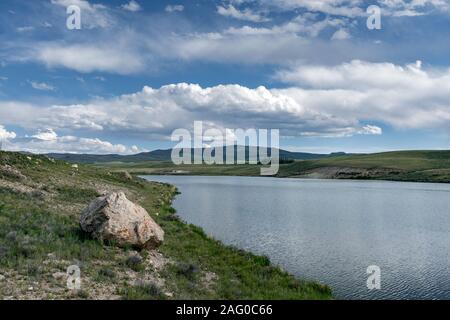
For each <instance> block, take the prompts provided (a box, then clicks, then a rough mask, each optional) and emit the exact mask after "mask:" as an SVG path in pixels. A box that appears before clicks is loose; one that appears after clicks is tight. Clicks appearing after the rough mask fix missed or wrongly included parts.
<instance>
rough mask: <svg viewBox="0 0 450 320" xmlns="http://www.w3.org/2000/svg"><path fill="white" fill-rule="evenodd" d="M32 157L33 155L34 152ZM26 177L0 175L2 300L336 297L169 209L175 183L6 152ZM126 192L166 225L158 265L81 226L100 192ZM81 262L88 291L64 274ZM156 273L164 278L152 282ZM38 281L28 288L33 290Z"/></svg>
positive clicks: (3, 156)
mask: <svg viewBox="0 0 450 320" xmlns="http://www.w3.org/2000/svg"><path fill="white" fill-rule="evenodd" d="M29 157H31V159H30V158H29ZM5 164H8V165H10V166H13V167H14V168H16V169H17V170H19V171H20V172H21V173H22V174H23V175H25V176H26V179H24V180H21V181H17V179H13V178H8V177H3V178H0V274H2V275H4V276H5V277H6V279H8V281H1V282H0V298H1V297H6V296H13V297H15V298H18V299H35V298H40V299H55V298H56V299H104V298H109V297H112V296H114V297H119V298H122V299H181V298H184V299H330V298H332V295H331V291H330V289H329V288H328V287H327V286H325V285H321V284H317V283H313V282H305V281H302V280H298V279H296V278H294V277H293V276H292V275H290V274H288V273H286V272H284V271H283V270H281V269H280V268H278V267H276V266H273V265H272V264H271V263H270V261H269V259H268V258H267V257H261V256H256V255H253V254H250V253H248V252H244V251H242V250H239V249H236V248H233V247H228V246H225V245H223V244H222V243H220V242H219V241H216V240H214V239H212V238H210V237H208V236H207V235H206V234H205V233H204V232H203V230H202V229H201V228H199V227H197V226H193V225H188V224H186V223H184V222H183V221H181V220H180V219H179V218H178V216H177V215H176V213H175V210H174V209H173V208H172V207H171V201H172V199H173V197H174V196H175V195H176V193H177V192H176V189H175V188H174V187H173V186H170V185H166V184H160V183H150V182H145V181H142V180H140V179H133V180H132V181H130V180H127V179H126V177H124V176H123V175H116V174H112V173H111V172H110V171H111V170H110V169H104V168H97V167H93V166H88V165H80V166H79V168H78V170H77V169H74V168H72V167H71V165H70V164H68V163H65V162H61V161H52V160H50V159H48V158H46V157H44V156H27V155H23V154H18V153H6V152H0V166H1V165H5ZM104 189H106V190H117V191H124V192H125V193H126V194H127V197H128V198H129V199H130V200H132V201H135V202H138V203H139V204H141V205H142V206H144V207H145V208H146V209H147V211H148V212H149V213H150V214H151V216H152V217H153V218H154V219H155V220H156V221H157V222H158V223H159V224H160V225H161V226H162V228H163V229H164V230H165V242H164V244H163V245H162V246H161V247H160V248H159V250H160V252H161V253H162V254H163V256H164V259H165V260H166V261H167V262H166V264H165V265H164V266H163V267H162V269H160V270H156V269H154V268H153V266H152V265H150V264H149V263H148V260H147V259H148V253H146V252H140V253H139V254H140V256H141V257H142V263H141V262H139V263H134V262H133V261H130V260H129V257H130V254H131V255H135V254H136V253H130V250H131V249H130V248H128V249H127V248H125V249H121V248H116V247H114V246H108V245H104V244H102V243H100V242H99V241H97V240H93V239H91V238H90V237H89V236H88V235H86V234H84V233H83V232H81V230H80V227H79V217H80V213H81V211H82V210H83V208H85V207H86V206H87V205H88V204H89V202H90V201H91V200H93V199H94V198H95V197H96V196H97V195H98V193H99V191H100V190H104ZM72 264H76V265H78V266H79V267H80V269H81V273H82V284H83V286H82V290H80V291H77V292H71V291H70V290H68V289H66V287H65V282H64V280H61V279H60V280H58V279H57V278H55V277H54V276H53V275H54V274H55V273H57V272H59V273H63V274H64V273H65V271H66V269H67V267H68V266H69V265H72ZM152 279H153V280H154V279H159V280H158V281H153V280H152ZM30 285H32V286H38V290H34V291H33V292H31V293H30V292H29V291H28V290H27V288H28V287H29V286H30Z"/></svg>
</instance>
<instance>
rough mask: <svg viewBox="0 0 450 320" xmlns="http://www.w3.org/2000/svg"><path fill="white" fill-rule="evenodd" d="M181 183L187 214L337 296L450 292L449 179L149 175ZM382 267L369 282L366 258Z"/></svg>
mask: <svg viewBox="0 0 450 320" xmlns="http://www.w3.org/2000/svg"><path fill="white" fill-rule="evenodd" d="M145 178H146V179H148V180H151V181H159V182H165V183H170V184H173V185H175V186H177V187H178V189H179V191H180V192H181V195H178V196H177V198H176V199H175V201H174V203H173V205H174V207H175V208H176V209H177V211H178V214H179V216H180V217H182V218H183V220H185V221H187V222H189V223H193V224H195V225H198V226H201V227H202V228H203V229H204V230H205V232H206V233H207V234H210V235H212V236H214V237H215V238H216V239H219V240H221V241H223V242H224V243H226V244H229V245H234V246H236V247H239V248H242V249H245V250H248V251H251V252H253V253H256V254H264V255H267V256H268V257H270V259H271V261H272V262H273V263H275V264H277V265H279V266H281V267H282V268H283V269H285V270H286V271H288V272H290V273H292V274H294V275H296V276H297V277H300V278H303V279H309V280H315V281H319V282H322V283H325V284H328V285H329V286H331V288H332V289H333V293H334V295H335V297H336V298H338V299H450V185H446V184H424V183H405V182H386V181H344V180H306V179H278V178H264V177H203V176H195V177H194V176H146V177H145ZM371 265H376V266H379V267H380V269H381V277H380V280H381V289H379V290H377V289H374V290H369V289H368V288H367V285H366V282H367V279H368V277H369V275H368V274H367V273H366V271H367V267H368V266H371Z"/></svg>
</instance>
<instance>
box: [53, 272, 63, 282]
mask: <svg viewBox="0 0 450 320" xmlns="http://www.w3.org/2000/svg"><path fill="white" fill-rule="evenodd" d="M66 276H67V275H66V274H65V273H64V272H55V273H54V274H52V277H53V278H54V279H55V280H62V279H64V278H65V277H66Z"/></svg>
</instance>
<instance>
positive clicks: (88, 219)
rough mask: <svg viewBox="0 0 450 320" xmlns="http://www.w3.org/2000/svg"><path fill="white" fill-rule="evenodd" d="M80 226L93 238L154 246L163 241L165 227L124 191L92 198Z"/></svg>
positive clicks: (139, 245) (126, 244)
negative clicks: (162, 227) (163, 228)
mask: <svg viewBox="0 0 450 320" xmlns="http://www.w3.org/2000/svg"><path fill="white" fill-rule="evenodd" d="M80 226H81V228H82V229H83V230H84V231H85V232H87V233H90V234H91V235H92V236H93V237H94V238H97V239H100V240H102V241H109V242H111V243H114V244H116V245H118V246H120V247H125V246H130V245H131V246H133V247H136V248H139V249H154V248H156V247H158V246H159V245H161V243H162V242H163V241H164V231H163V230H162V229H161V227H160V226H159V225H158V224H157V223H156V222H155V221H154V220H153V219H152V218H151V217H150V216H149V214H148V213H147V211H146V210H145V209H144V208H142V207H141V206H139V205H136V204H134V203H133V202H131V201H129V200H128V199H127V198H126V196H125V194H124V193H123V192H119V193H111V194H109V195H105V196H102V197H99V198H97V199H95V200H94V201H92V202H91V203H90V204H89V206H88V207H87V208H86V209H85V210H84V211H83V213H82V214H81V218H80Z"/></svg>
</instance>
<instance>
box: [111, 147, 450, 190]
mask: <svg viewBox="0 0 450 320" xmlns="http://www.w3.org/2000/svg"><path fill="white" fill-rule="evenodd" d="M104 165H105V166H108V167H109V168H110V169H111V170H123V169H127V170H129V171H130V172H133V173H136V174H175V175H234V176H259V174H260V166H258V165H180V166H175V165H174V164H173V163H171V162H167V161H166V162H159V161H147V162H137V163H119V162H115V163H107V164H104ZM277 176H278V177H291V178H295V177H297V178H321V179H379V180H396V181H418V182H447V183H448V182H450V151H398V152H385V153H377V154H361V155H341V156H333V157H328V158H324V159H316V160H297V161H293V162H291V163H285V164H283V163H282V164H280V170H279V172H278V175H277Z"/></svg>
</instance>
